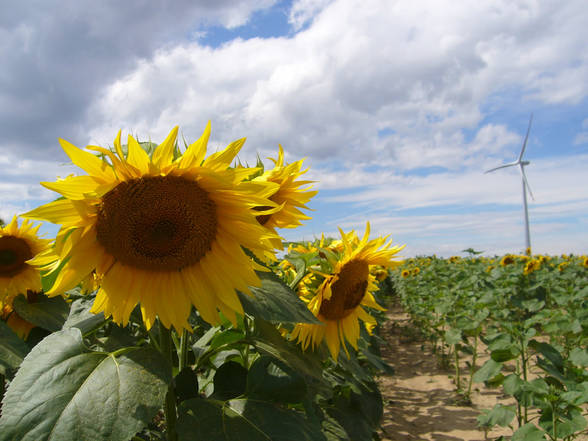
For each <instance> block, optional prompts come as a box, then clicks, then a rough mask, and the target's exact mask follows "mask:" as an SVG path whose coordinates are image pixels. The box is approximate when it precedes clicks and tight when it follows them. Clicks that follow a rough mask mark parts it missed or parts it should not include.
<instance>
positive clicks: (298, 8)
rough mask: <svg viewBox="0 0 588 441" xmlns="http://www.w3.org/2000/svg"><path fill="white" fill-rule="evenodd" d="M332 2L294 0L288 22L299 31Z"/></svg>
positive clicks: (328, 0) (330, 0)
mask: <svg viewBox="0 0 588 441" xmlns="http://www.w3.org/2000/svg"><path fill="white" fill-rule="evenodd" d="M332 1H333V0H296V1H294V2H293V3H292V8H291V9H290V15H289V17H288V22H289V23H290V24H291V25H292V27H293V28H294V30H296V31H298V30H300V29H301V28H302V27H303V26H304V25H306V24H307V23H308V22H309V21H311V20H312V19H313V18H314V17H316V15H317V14H318V13H319V12H320V11H322V10H323V9H324V8H325V7H326V6H327V5H328V4H330V3H331V2H332Z"/></svg>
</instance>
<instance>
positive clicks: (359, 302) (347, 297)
mask: <svg viewBox="0 0 588 441" xmlns="http://www.w3.org/2000/svg"><path fill="white" fill-rule="evenodd" d="M339 231H340V233H341V240H342V243H343V251H342V252H341V253H339V255H338V257H337V260H336V261H335V262H333V271H332V273H331V274H321V273H317V275H320V276H322V277H324V279H323V281H322V282H321V283H320V284H319V286H318V288H317V289H316V293H315V294H314V297H312V298H311V299H310V301H309V302H308V308H309V309H310V310H311V311H312V313H313V314H314V315H315V316H316V317H317V318H318V319H319V320H320V321H321V322H323V323H324V325H312V324H306V323H299V324H297V325H296V326H295V327H294V329H293V331H292V334H291V336H290V338H292V339H298V342H299V343H301V345H302V348H303V349H306V348H308V346H309V345H310V346H312V348H313V349H314V348H315V347H316V346H317V345H318V344H320V343H321V342H322V341H323V340H325V341H326V343H327V346H328V348H329V351H330V353H331V356H332V357H333V359H335V360H337V357H338V355H339V349H340V347H341V346H343V348H344V350H345V352H346V353H347V348H346V347H345V343H344V340H347V341H348V342H349V343H350V344H351V346H353V347H354V348H356V349H357V340H358V339H359V331H360V329H359V319H361V320H362V321H364V322H365V324H366V327H367V329H368V331H371V329H372V328H373V327H374V326H375V325H376V320H375V319H374V318H373V317H372V316H371V315H370V314H368V312H366V311H365V310H364V307H369V308H373V309H378V310H384V308H382V307H381V306H380V305H378V303H377V302H376V301H375V299H374V296H373V294H372V293H373V292H374V291H375V290H376V289H377V287H378V285H377V281H376V278H375V277H374V276H373V275H371V274H370V269H372V267H373V266H375V265H379V266H380V267H386V268H392V267H394V266H396V265H398V264H399V262H393V261H392V258H393V257H394V255H395V254H396V253H398V252H399V251H400V250H401V249H402V248H404V246H394V247H390V245H391V242H388V243H386V239H387V237H384V238H377V239H373V240H369V233H370V225H369V223H368V224H367V226H366V230H365V234H364V236H363V238H362V239H361V240H359V238H358V237H357V236H354V237H350V235H349V234H345V233H344V232H343V231H341V230H339Z"/></svg>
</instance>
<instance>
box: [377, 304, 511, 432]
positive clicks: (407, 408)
mask: <svg viewBox="0 0 588 441" xmlns="http://www.w3.org/2000/svg"><path fill="white" fill-rule="evenodd" d="M382 336H383V337H384V338H385V339H386V341H387V342H388V345H387V346H385V347H383V348H382V358H383V359H384V360H385V361H386V362H387V363H389V364H390V365H391V366H393V367H394V369H395V373H394V375H386V376H381V377H379V378H378V383H379V385H380V391H381V392H382V395H383V399H384V420H383V423H382V428H381V431H380V433H379V436H380V438H381V439H382V440H386V441H404V440H410V441H415V440H423V441H483V440H487V439H490V440H491V439H496V438H497V437H499V436H500V435H507V436H508V435H511V434H512V431H511V430H510V429H509V428H497V429H494V430H492V431H490V432H488V434H487V436H488V437H487V438H486V437H485V435H484V431H483V430H481V429H479V428H478V426H477V421H476V417H477V416H478V415H479V414H480V412H481V409H489V408H492V407H494V405H495V404H496V403H498V402H501V403H503V404H514V401H511V400H509V399H508V398H507V397H504V396H503V395H502V390H501V389H485V388H484V386H483V385H481V384H474V388H473V390H472V397H471V401H472V403H471V404H469V405H468V404H464V403H463V402H460V396H459V395H458V394H457V392H456V386H455V383H454V381H453V378H452V376H453V374H454V372H455V371H454V370H452V369H448V368H445V369H443V368H441V367H440V366H439V363H438V361H437V358H436V356H435V355H434V354H433V353H432V348H431V345H430V344H428V343H426V342H424V341H422V339H419V336H418V330H416V329H414V328H412V327H411V325H410V322H409V317H408V315H407V314H405V313H403V312H402V310H401V309H399V308H398V307H392V308H391V309H390V310H389V320H388V321H386V323H385V324H384V329H383V332H382ZM484 361H485V360H484V359H481V360H479V361H478V362H477V365H478V366H481V365H482V363H484ZM463 372H464V373H465V366H464V370H463ZM462 381H467V376H464V377H463V378H462Z"/></svg>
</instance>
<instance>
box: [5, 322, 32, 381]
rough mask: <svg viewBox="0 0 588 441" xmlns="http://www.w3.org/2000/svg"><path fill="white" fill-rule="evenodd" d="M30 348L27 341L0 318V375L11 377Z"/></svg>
mask: <svg viewBox="0 0 588 441" xmlns="http://www.w3.org/2000/svg"><path fill="white" fill-rule="evenodd" d="M29 350H30V349H29V347H28V346H27V345H26V343H25V342H24V341H22V340H21V339H20V338H18V336H17V335H16V334H15V333H14V332H13V331H12V329H10V328H9V327H8V325H7V324H6V323H4V322H3V321H1V320H0V375H3V376H5V377H11V376H12V375H11V373H12V372H13V371H16V369H17V368H18V367H19V366H20V364H21V363H22V361H23V359H24V358H25V357H26V355H27V354H28V352H29ZM0 380H2V379H1V378H0Z"/></svg>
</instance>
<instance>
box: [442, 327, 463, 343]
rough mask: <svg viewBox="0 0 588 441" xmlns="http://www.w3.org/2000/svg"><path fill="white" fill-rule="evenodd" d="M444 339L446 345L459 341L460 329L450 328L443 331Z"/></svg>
mask: <svg viewBox="0 0 588 441" xmlns="http://www.w3.org/2000/svg"><path fill="white" fill-rule="evenodd" d="M445 341H446V342H447V344H448V345H456V344H458V343H459V342H461V330H460V329H455V328H451V329H449V330H447V331H446V332H445Z"/></svg>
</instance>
